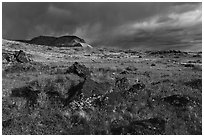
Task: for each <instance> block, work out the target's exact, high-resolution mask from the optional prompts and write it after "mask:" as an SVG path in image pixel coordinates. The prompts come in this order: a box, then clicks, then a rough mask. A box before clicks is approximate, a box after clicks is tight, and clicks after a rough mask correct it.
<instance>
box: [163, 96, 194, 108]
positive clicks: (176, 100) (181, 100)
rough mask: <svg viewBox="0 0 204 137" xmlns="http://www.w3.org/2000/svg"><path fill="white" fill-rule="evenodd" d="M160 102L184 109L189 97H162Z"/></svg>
mask: <svg viewBox="0 0 204 137" xmlns="http://www.w3.org/2000/svg"><path fill="white" fill-rule="evenodd" d="M161 101H164V102H167V103H168V104H170V105H172V106H174V107H177V108H178V107H179V108H184V107H186V106H187V105H188V103H190V101H191V100H190V97H188V96H184V95H171V96H167V97H163V98H162V99H161Z"/></svg>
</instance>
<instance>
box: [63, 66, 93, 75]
mask: <svg viewBox="0 0 204 137" xmlns="http://www.w3.org/2000/svg"><path fill="white" fill-rule="evenodd" d="M66 73H73V74H76V75H78V76H79V77H82V78H88V77H90V76H91V72H90V71H89V69H88V68H87V67H86V66H85V65H81V64H79V63H78V62H75V63H74V64H73V65H72V66H70V67H69V68H68V70H67V72H66Z"/></svg>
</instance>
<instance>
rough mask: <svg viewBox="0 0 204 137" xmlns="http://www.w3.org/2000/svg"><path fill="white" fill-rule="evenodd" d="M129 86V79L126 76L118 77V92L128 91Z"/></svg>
mask: <svg viewBox="0 0 204 137" xmlns="http://www.w3.org/2000/svg"><path fill="white" fill-rule="evenodd" d="M128 88H129V81H128V79H127V78H126V77H123V78H116V82H115V90H116V92H120V91H126V90H128Z"/></svg>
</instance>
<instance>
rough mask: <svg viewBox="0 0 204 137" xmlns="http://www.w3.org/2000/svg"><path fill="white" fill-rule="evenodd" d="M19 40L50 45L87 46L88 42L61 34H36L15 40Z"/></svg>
mask: <svg viewBox="0 0 204 137" xmlns="http://www.w3.org/2000/svg"><path fill="white" fill-rule="evenodd" d="M16 41H20V42H26V43H29V44H37V45H46V46H52V47H89V48H92V47H91V46H90V45H89V44H87V43H86V42H85V40H84V39H81V38H79V37H77V36H61V37H51V36H38V37H35V38H33V39H31V40H16Z"/></svg>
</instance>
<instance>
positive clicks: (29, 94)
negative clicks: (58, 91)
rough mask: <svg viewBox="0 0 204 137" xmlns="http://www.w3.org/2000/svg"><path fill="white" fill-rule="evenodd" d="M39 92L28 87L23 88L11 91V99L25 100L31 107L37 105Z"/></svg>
mask: <svg viewBox="0 0 204 137" xmlns="http://www.w3.org/2000/svg"><path fill="white" fill-rule="evenodd" d="M39 93H40V91H39V90H34V89H33V88H31V87H30V86H23V87H20V88H14V89H12V90H11V95H10V96H11V97H22V98H25V99H26V100H27V104H28V105H29V106H31V107H33V106H34V105H35V104H36V103H37V98H38V94H39Z"/></svg>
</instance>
